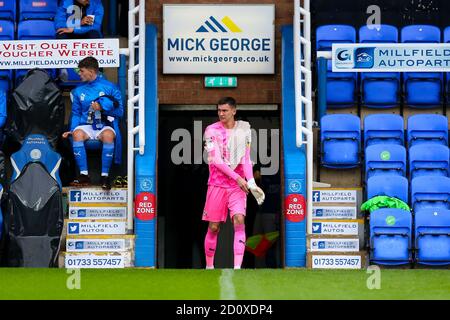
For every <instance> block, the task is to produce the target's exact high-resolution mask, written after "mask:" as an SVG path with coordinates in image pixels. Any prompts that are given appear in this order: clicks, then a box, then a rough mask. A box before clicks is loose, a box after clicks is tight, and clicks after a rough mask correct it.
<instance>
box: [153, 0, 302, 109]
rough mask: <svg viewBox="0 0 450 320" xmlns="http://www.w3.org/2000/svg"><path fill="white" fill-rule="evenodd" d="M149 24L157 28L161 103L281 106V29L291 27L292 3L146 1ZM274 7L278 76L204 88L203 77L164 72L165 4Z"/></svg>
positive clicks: (244, 78) (279, 0)
mask: <svg viewBox="0 0 450 320" xmlns="http://www.w3.org/2000/svg"><path fill="white" fill-rule="evenodd" d="M146 1H147V2H146V11H147V12H146V21H147V22H148V23H153V24H155V25H156V26H157V28H158V46H159V47H158V78H159V80H158V86H159V87H158V92H159V93H158V94H159V101H160V103H161V104H215V103H216V102H217V100H218V99H219V98H220V97H222V96H228V95H230V96H233V97H235V98H236V100H237V102H238V103H240V104H280V103H281V74H280V72H281V68H280V67H281V26H283V25H286V24H292V16H293V13H294V1H293V0H276V1H274V0H272V1H269V0H257V1H255V0H228V1H223V0H196V1H193V0H191V1H180V0H165V1H162V0H159V1H158V0H146ZM193 3H195V4H216V3H217V4H218V3H224V4H233V3H235V4H268V3H274V4H275V37H276V42H275V75H238V76H237V79H238V87H237V88H233V89H205V88H204V85H203V81H204V75H164V74H163V73H162V50H161V45H162V29H163V26H162V5H163V4H193Z"/></svg>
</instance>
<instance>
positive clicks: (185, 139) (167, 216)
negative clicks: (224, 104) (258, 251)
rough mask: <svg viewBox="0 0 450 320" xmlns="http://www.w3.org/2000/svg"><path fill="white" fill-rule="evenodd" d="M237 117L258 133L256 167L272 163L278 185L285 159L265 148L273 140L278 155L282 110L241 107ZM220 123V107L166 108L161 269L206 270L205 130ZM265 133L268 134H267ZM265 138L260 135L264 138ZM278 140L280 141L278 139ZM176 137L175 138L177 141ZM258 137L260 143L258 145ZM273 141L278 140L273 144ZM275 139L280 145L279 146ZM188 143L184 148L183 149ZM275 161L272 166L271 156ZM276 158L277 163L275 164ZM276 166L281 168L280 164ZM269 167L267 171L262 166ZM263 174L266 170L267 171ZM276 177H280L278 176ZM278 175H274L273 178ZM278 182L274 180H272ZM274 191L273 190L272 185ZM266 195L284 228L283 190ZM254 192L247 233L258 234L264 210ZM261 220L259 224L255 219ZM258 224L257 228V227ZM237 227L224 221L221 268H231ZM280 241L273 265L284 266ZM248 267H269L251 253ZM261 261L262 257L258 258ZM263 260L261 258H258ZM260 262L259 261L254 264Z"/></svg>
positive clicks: (161, 159) (160, 184) (161, 154)
mask: <svg viewBox="0 0 450 320" xmlns="http://www.w3.org/2000/svg"><path fill="white" fill-rule="evenodd" d="M237 119H242V120H245V121H249V122H250V124H251V126H252V129H255V130H253V135H255V134H256V135H258V136H257V137H255V138H256V140H255V139H253V140H252V160H253V161H256V164H255V168H258V169H261V166H262V167H269V169H267V170H266V172H269V173H272V172H275V170H276V173H277V178H278V180H276V181H278V182H276V183H278V185H279V183H280V182H279V171H280V168H279V165H278V163H280V159H279V156H278V159H275V156H272V157H270V156H271V153H270V152H269V153H267V150H264V151H262V150H259V149H260V148H259V146H261V147H262V148H264V146H266V145H267V144H266V143H264V141H263V140H266V141H267V142H268V145H269V146H270V145H271V143H272V145H273V146H276V148H277V149H278V150H275V151H274V152H272V151H271V152H272V153H273V154H275V152H278V155H279V154H280V153H279V127H280V116H279V111H278V110H271V111H270V110H269V111H240V110H238V117H237ZM216 121H218V119H217V114H216V111H215V110H208V111H204V110H203V111H192V110H183V111H180V110H177V109H172V108H170V106H169V107H168V108H164V107H162V108H161V109H160V118H159V136H158V212H159V215H158V267H159V268H204V267H205V261H204V260H205V259H204V249H203V247H204V245H203V243H204V237H205V234H206V230H207V223H206V222H204V221H202V220H201V217H202V212H203V206H204V203H205V198H206V191H207V181H208V175H209V171H208V165H207V164H206V162H205V161H204V160H203V157H202V155H203V141H202V138H203V132H204V130H205V128H206V127H207V126H208V125H210V124H212V123H214V122H216ZM264 135H266V137H267V138H265V137H262V136H264ZM260 136H261V137H260ZM275 139H276V140H278V141H277V142H276V143H275ZM172 140H174V141H172ZM257 140H259V141H258V143H255V142H256V141H257ZM272 140H274V142H272ZM274 143H275V144H274ZM183 146H185V148H184V149H183V148H182V147H183ZM269 158H271V160H270V161H271V163H270V164H268V161H269V160H268V159H269ZM275 161H276V162H277V163H276V164H275ZM275 167H276V168H275ZM262 170H264V169H262ZM263 173H264V172H263ZM274 177H275V175H274ZM272 178H273V177H272ZM272 180H273V179H272ZM272 189H273V188H272ZM279 190H280V189H279V188H278V192H277V191H275V194H274V195H275V196H272V197H270V196H268V195H267V194H266V196H267V198H268V199H269V200H268V201H269V202H271V203H270V207H272V208H277V209H278V210H277V211H278V212H277V213H278V215H277V226H274V228H275V227H278V230H280V228H279V212H280V211H281V200H280V199H281V193H280V192H279ZM260 209H261V208H258V206H257V204H256V201H255V200H254V199H253V197H252V196H249V197H248V202H247V218H246V230H247V237H249V236H251V235H253V234H255V232H258V230H256V229H255V230H254V228H253V227H254V226H255V225H256V226H257V225H258V223H261V222H258V221H260V220H267V219H265V218H261V219H259V218H258V216H257V215H258V214H259V212H260V211H261V210H260ZM255 222H256V223H255ZM257 228H258V226H257ZM233 236H234V233H233V227H232V224H231V222H230V219H229V217H228V220H227V223H226V224H224V225H222V227H221V231H220V233H219V241H218V246H217V251H216V256H215V266H216V268H231V267H232V265H233ZM280 242H281V241H279V240H278V241H277V242H276V243H275V245H274V246H273V249H271V250H272V252H271V253H270V257H269V260H270V261H272V262H269V265H268V267H277V266H280V261H279V260H280V258H279V256H280V254H279V251H280V249H279V244H280ZM245 256H246V258H245V259H244V263H243V267H244V268H253V267H255V266H260V267H265V266H266V264H265V263H262V262H261V261H259V262H258V261H255V259H254V256H253V255H252V254H251V253H249V252H246V254H245ZM256 260H258V259H256ZM259 260H261V259H259ZM255 262H256V263H255Z"/></svg>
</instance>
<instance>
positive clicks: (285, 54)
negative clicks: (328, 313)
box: [281, 26, 306, 268]
mask: <svg viewBox="0 0 450 320" xmlns="http://www.w3.org/2000/svg"><path fill="white" fill-rule="evenodd" d="M293 36H294V34H293V28H292V26H283V27H282V29H281V37H282V40H281V43H282V49H281V54H282V58H281V82H282V108H281V110H282V112H281V117H282V128H281V130H282V131H281V136H282V141H283V150H282V152H283V157H282V158H283V165H284V186H285V188H284V203H285V205H284V212H283V220H284V226H285V238H284V250H285V252H284V259H285V260H284V266H285V267H291V268H292V267H305V266H306V203H305V199H306V179H305V178H306V153H305V148H304V147H302V148H297V146H296V141H295V130H296V129H295V82H294V79H295V78H294V44H293Z"/></svg>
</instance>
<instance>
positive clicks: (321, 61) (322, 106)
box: [317, 58, 328, 124]
mask: <svg viewBox="0 0 450 320" xmlns="http://www.w3.org/2000/svg"><path fill="white" fill-rule="evenodd" d="M317 73H318V76H317V92H318V100H317V104H318V108H317V110H318V112H317V121H318V122H319V124H320V122H321V120H322V117H323V116H324V115H325V114H326V113H327V73H328V60H327V59H325V58H318V59H317Z"/></svg>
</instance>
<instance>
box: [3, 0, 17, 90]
mask: <svg viewBox="0 0 450 320" xmlns="http://www.w3.org/2000/svg"><path fill="white" fill-rule="evenodd" d="M0 2H1V1H0ZM9 40H14V22H12V21H7V20H0V41H9ZM12 77H13V76H12V70H0V90H4V91H9V89H10V88H11V84H10V83H11V79H12Z"/></svg>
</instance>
